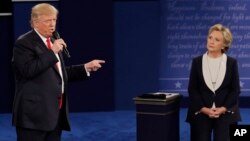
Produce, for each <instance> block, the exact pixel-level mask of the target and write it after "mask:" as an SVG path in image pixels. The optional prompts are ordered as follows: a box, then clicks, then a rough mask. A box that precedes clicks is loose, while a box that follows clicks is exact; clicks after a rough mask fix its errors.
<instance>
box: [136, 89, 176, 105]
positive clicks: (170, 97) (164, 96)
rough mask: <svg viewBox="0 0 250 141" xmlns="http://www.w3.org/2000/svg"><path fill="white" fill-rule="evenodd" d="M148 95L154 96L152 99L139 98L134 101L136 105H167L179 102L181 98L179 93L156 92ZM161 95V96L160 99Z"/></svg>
mask: <svg viewBox="0 0 250 141" xmlns="http://www.w3.org/2000/svg"><path fill="white" fill-rule="evenodd" d="M147 94H148V95H152V97H151V96H149V97H142V96H137V97H135V98H133V100H134V101H135V104H151V105H167V104H170V103H172V102H175V101H178V100H179V99H180V98H181V95H180V94H179V93H162V92H156V93H147ZM159 95H161V96H160V98H159ZM154 96H155V98H154Z"/></svg>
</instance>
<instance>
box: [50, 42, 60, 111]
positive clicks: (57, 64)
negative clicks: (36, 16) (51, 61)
mask: <svg viewBox="0 0 250 141" xmlns="http://www.w3.org/2000/svg"><path fill="white" fill-rule="evenodd" d="M46 42H47V47H48V49H51V43H50V38H47V39H46ZM59 65H60V63H59V62H57V63H56V65H55V66H56V69H57V70H59V69H60V66H59ZM62 103H63V101H62V95H61V96H60V103H59V108H60V109H61V108H62Z"/></svg>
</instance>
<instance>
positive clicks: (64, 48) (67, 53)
mask: <svg viewBox="0 0 250 141" xmlns="http://www.w3.org/2000/svg"><path fill="white" fill-rule="evenodd" d="M63 52H64V54H65V55H66V56H67V58H70V57H71V56H70V54H69V51H68V49H67V48H66V47H65V46H63Z"/></svg>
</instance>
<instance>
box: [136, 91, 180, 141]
mask: <svg viewBox="0 0 250 141" xmlns="http://www.w3.org/2000/svg"><path fill="white" fill-rule="evenodd" d="M180 98H181V95H180V94H170V93H167V94H166V98H152V97H150V98H142V97H135V98H134V101H135V104H136V124H137V129H136V130H137V141H179V140H180V137H179V111H180Z"/></svg>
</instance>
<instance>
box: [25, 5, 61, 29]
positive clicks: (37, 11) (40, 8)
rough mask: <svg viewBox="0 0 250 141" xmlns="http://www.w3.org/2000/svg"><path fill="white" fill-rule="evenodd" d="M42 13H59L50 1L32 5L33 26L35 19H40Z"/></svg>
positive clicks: (31, 20)
mask: <svg viewBox="0 0 250 141" xmlns="http://www.w3.org/2000/svg"><path fill="white" fill-rule="evenodd" d="M41 15H56V16H57V15H58V10H57V9H56V8H55V7H54V6H52V5H51V4H48V3H40V4H37V5H35V6H33V7H32V10H31V19H30V22H31V26H32V27H33V21H35V20H38V18H39V16H41Z"/></svg>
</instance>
